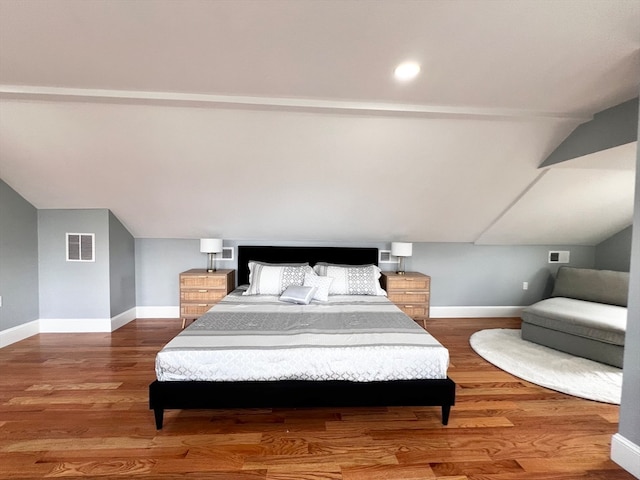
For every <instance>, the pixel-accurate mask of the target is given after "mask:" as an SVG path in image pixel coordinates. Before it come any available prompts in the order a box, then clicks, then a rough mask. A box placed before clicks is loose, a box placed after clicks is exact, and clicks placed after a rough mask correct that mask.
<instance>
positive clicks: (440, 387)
mask: <svg viewBox="0 0 640 480" xmlns="http://www.w3.org/2000/svg"><path fill="white" fill-rule="evenodd" d="M249 261H258V262H268V263H270V264H298V263H303V262H309V264H310V265H315V264H317V263H319V262H327V263H328V264H340V265H366V264H372V265H377V261H378V250H377V249H375V248H341V247H260V246H240V247H238V284H239V285H244V284H248V283H249V275H250V272H249V268H248V265H249ZM254 283H255V282H254ZM246 290H247V289H246V287H244V288H239V289H236V290H235V291H234V292H232V294H230V295H229V296H227V297H226V298H225V299H223V301H222V302H220V303H219V304H217V305H216V306H214V307H213V308H212V309H211V310H210V311H209V312H207V313H206V314H205V315H203V316H202V317H201V318H199V319H198V320H196V321H195V322H194V323H192V324H191V325H190V326H189V327H188V328H187V329H185V330H183V331H182V332H181V333H180V334H179V335H177V336H176V337H175V338H174V339H172V340H171V341H170V342H169V343H168V344H167V345H166V346H165V347H164V348H163V349H162V350H161V351H160V352H158V355H157V357H156V373H157V380H156V381H154V382H153V383H151V385H150V386H149V406H150V408H151V409H152V410H153V411H154V414H155V421H156V427H157V428H158V429H161V428H162V427H163V417H164V410H166V409H214V408H303V407H349V406H439V407H441V409H442V423H443V424H444V425H446V424H447V423H448V419H449V413H450V409H451V406H453V405H454V404H455V383H454V382H453V381H452V380H451V379H450V378H448V376H447V375H446V369H447V366H448V352H447V351H446V349H445V348H444V347H443V346H442V345H440V344H439V342H437V340H435V339H433V337H432V336H431V335H429V334H428V333H427V332H425V331H424V330H422V328H421V327H419V326H418V325H417V324H415V322H413V321H412V320H411V319H410V318H409V317H406V316H405V315H404V314H403V313H402V312H400V310H399V309H398V308H397V307H395V305H393V304H392V303H391V302H389V301H388V300H387V299H386V297H384V296H364V295H362V296H360V295H358V296H354V295H344V296H342V295H335V296H334V295H331V296H329V297H328V301H327V302H311V303H310V304H309V305H298V304H288V303H287V304H285V303H284V302H281V301H279V299H278V296H272V295H249V296H246V295H243V293H245V292H246ZM301 315H304V317H302V316H301ZM301 325H302V326H301ZM345 328H346V329H347V330H344V329H345ZM347 338H348V339H349V340H348V341H349V342H353V341H355V342H356V343H355V344H352V343H349V344H342V343H341V342H343V340H344V339H347ZM320 339H322V340H320ZM354 339H355V340H354ZM344 341H347V340H344ZM279 342H284V343H279ZM327 342H328V344H327ZM398 346H401V347H402V348H403V349H405V350H404V351H403V352H402V353H401V354H398V352H399V351H398V350H397V348H398ZM310 350H312V353H309V352H310ZM427 350H428V351H429V356H428V357H425V356H424V355H425V354H426V353H427ZM347 351H349V355H351V356H347V354H346V352H347ZM354 352H355V353H356V354H357V355H356V356H354V355H353V354H354ZM387 352H389V353H390V355H389V354H387ZM289 353H291V354H293V355H298V356H297V357H286V356H285V355H286V354H289ZM334 354H337V355H338V357H331V356H330V355H334ZM291 358H294V360H291ZM394 359H395V360H394ZM398 359H401V360H398ZM409 359H410V360H409ZM376 362H377V363H376ZM403 363H406V365H404V371H403V370H402V368H401V369H400V370H398V369H396V368H391V367H392V366H394V365H396V366H397V365H400V366H401V367H402V366H403V365H402V364H403ZM265 364H268V365H269V366H270V367H269V369H266V370H265V368H263V367H264V365H265ZM225 365H226V366H225ZM273 365H282V369H279V370H277V371H275V373H274V371H273V368H271V367H272V366H273ZM317 365H320V367H323V366H324V367H328V368H330V369H331V370H332V371H331V372H329V373H327V372H326V371H324V370H318V371H316V370H315V368H316V367H317ZM238 366H239V368H238ZM261 366H262V367H261ZM300 369H302V370H300ZM372 371H374V373H371V372H372ZM427 371H429V373H427ZM429 376H430V378H425V377H429ZM416 377H419V378H416Z"/></svg>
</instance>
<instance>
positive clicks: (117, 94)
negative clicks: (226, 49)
mask: <svg viewBox="0 0 640 480" xmlns="http://www.w3.org/2000/svg"><path fill="white" fill-rule="evenodd" d="M14 95H18V96H20V97H23V96H25V95H27V96H32V97H34V98H37V97H43V98H53V99H55V100H63V101H64V100H73V99H75V98H83V99H87V100H89V101H96V100H117V101H132V102H136V101H144V102H159V103H170V104H172V103H177V104H179V105H183V104H186V105H189V104H193V105H196V106H197V105H213V106H219V107H230V106H234V105H237V106H249V107H260V108H269V109H276V110H277V109H286V110H289V109H292V110H297V109H302V110H311V111H328V112H340V111H345V112H363V113H366V114H369V113H395V114H402V113H409V114H412V115H424V116H427V117H430V118H433V117H436V118H476V117H477V118H488V119H497V120H499V119H515V120H517V119H523V120H529V119H536V118H551V119H556V118H557V119H569V120H577V121H579V122H580V123H584V122H587V121H589V120H592V119H593V116H592V115H587V114H586V113H582V112H577V113H566V112H544V111H538V110H516V109H506V108H486V107H485V108H475V107H460V106H449V105H422V104H405V103H383V102H354V101H345V100H321V99H316V98H286V97H256V96H241V95H213V94H206V93H180V92H157V91H142V90H114V89H99V88H69V87H49V86H39V85H0V97H9V98H11V97H12V96H14Z"/></svg>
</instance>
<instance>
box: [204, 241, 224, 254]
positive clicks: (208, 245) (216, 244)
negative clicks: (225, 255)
mask: <svg viewBox="0 0 640 480" xmlns="http://www.w3.org/2000/svg"><path fill="white" fill-rule="evenodd" d="M200 251H201V252H202V253H221V252H222V239H221V238H201V239H200Z"/></svg>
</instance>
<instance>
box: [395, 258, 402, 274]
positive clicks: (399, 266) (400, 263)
mask: <svg viewBox="0 0 640 480" xmlns="http://www.w3.org/2000/svg"><path fill="white" fill-rule="evenodd" d="M396 274H397V275H404V257H400V262H399V263H398V270H396Z"/></svg>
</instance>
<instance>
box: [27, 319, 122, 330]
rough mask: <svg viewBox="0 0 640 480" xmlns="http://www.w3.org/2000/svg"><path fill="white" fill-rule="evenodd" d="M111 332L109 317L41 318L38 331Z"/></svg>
mask: <svg viewBox="0 0 640 480" xmlns="http://www.w3.org/2000/svg"><path fill="white" fill-rule="evenodd" d="M95 332H111V319H110V318H41V319H40V333H95Z"/></svg>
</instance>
